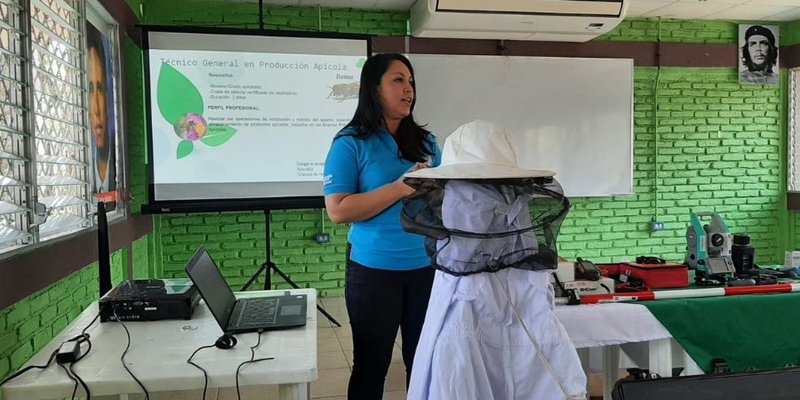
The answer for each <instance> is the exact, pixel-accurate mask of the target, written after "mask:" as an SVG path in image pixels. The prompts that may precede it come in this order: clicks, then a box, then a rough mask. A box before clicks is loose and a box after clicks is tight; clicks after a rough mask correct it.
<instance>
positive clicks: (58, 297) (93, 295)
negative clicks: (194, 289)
mask: <svg viewBox="0 0 800 400" xmlns="http://www.w3.org/2000/svg"><path fill="white" fill-rule="evenodd" d="M125 260H127V252H126V251H125V250H120V251H117V252H114V254H112V256H111V280H112V283H114V284H116V283H119V282H120V281H121V280H122V277H123V276H124V273H125V270H126V268H127V267H126V264H127V263H126V262H125ZM97 291H98V283H97V263H96V262H95V263H92V264H89V265H88V266H86V267H85V268H83V269H81V270H79V271H77V272H74V273H73V274H71V275H69V276H67V277H66V278H64V279H62V280H60V281H59V282H58V283H56V284H54V285H51V286H50V287H48V288H46V289H43V290H40V291H38V292H36V293H34V294H32V295H30V296H28V297H26V298H25V299H23V300H21V301H19V302H17V303H15V304H14V305H12V306H10V307H7V308H5V309H3V310H0V380H2V379H3V378H4V377H6V376H8V375H9V374H11V373H12V372H14V371H16V370H18V369H19V368H20V367H21V366H22V365H23V364H24V363H25V362H26V361H27V360H28V359H29V358H30V357H31V356H33V355H34V354H35V353H36V352H37V351H39V350H40V349H41V348H42V347H44V345H46V344H47V343H48V342H50V340H51V339H52V338H53V337H54V336H55V335H56V334H58V332H60V331H61V330H62V329H64V327H66V326H67V325H68V324H69V323H70V322H71V321H72V320H73V319H75V317H76V316H78V314H80V313H81V311H83V310H84V309H85V308H86V306H88V305H89V304H90V303H91V302H92V301H95V300H97V298H98V296H97ZM0 399H2V394H1V393H0Z"/></svg>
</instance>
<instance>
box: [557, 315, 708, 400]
mask: <svg viewBox="0 0 800 400" xmlns="http://www.w3.org/2000/svg"><path fill="white" fill-rule="evenodd" d="M556 316H557V317H558V319H559V320H560V321H561V323H562V324H563V325H564V328H565V330H566V331H567V334H568V335H569V337H570V338H571V339H572V342H573V343H574V344H575V347H576V348H577V349H578V355H579V356H580V357H581V362H582V363H583V366H584V370H586V371H587V372H588V371H589V370H590V364H591V361H593V360H592V359H591V358H592V356H591V355H590V354H591V352H590V350H595V349H599V350H600V352H601V354H602V371H603V399H605V400H610V399H611V390H612V389H613V388H614V383H615V382H616V381H617V379H618V373H619V369H620V349H623V351H625V353H626V355H627V356H628V357H629V358H631V361H632V362H633V363H634V364H635V365H638V366H641V367H647V368H648V369H649V370H650V372H651V373H656V374H659V375H661V376H662V377H669V376H672V368H673V367H674V366H683V367H684V370H683V372H682V373H681V375H699V374H702V373H703V371H702V370H701V369H700V368H699V367H698V366H697V364H696V363H695V362H694V360H692V359H691V357H689V355H688V354H686V352H685V351H683V348H682V347H681V346H680V345H679V344H678V343H677V342H676V341H675V339H673V338H672V335H671V334H670V333H669V331H668V330H667V329H666V328H664V325H662V324H661V323H660V322H658V319H656V317H654V316H653V314H651V313H650V311H649V310H648V309H647V307H645V306H643V305H641V304H632V303H606V304H583V305H577V306H567V305H559V306H557V307H556Z"/></svg>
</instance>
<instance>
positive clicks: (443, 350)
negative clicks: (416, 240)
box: [407, 180, 586, 400]
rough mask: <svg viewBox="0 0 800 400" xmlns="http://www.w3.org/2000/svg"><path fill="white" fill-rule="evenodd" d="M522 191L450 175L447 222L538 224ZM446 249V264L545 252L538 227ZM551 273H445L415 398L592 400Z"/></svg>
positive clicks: (412, 389)
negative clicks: (560, 312)
mask: <svg viewBox="0 0 800 400" xmlns="http://www.w3.org/2000/svg"><path fill="white" fill-rule="evenodd" d="M514 196H515V195H513V190H501V191H498V190H495V189H491V188H489V187H488V186H485V185H481V184H476V183H474V182H466V181H459V180H451V181H448V182H447V184H446V186H445V189H444V197H443V199H442V222H443V225H444V226H445V227H446V228H450V229H460V230H463V231H468V232H498V231H500V232H503V231H504V232H508V231H512V230H517V229H522V228H526V227H530V226H531V219H530V215H529V214H528V213H529V209H528V201H529V200H530V197H528V196H520V197H514ZM448 240H449V242H448ZM438 247H439V250H440V251H439V253H438V254H437V262H438V263H439V264H441V265H443V266H445V267H447V268H449V269H451V270H456V271H461V270H463V269H464V268H469V265H470V260H474V259H478V258H483V259H498V258H500V256H502V255H504V254H509V253H513V252H515V251H516V252H517V253H514V254H513V255H512V256H511V257H506V258H505V259H504V262H505V263H506V264H513V262H514V261H515V260H519V259H520V258H521V257H523V256H525V255H529V254H531V253H533V252H535V251H537V250H536V249H537V243H536V239H535V236H534V235H533V232H532V231H528V232H527V233H525V234H520V235H514V236H506V237H499V238H489V239H486V238H482V239H476V238H465V237H458V236H451V237H450V238H449V239H445V240H440V241H439V242H438ZM523 249H526V250H524V251H520V250H523ZM460 268H461V269H460ZM550 272H551V271H549V270H545V271H529V270H521V269H517V268H505V269H502V270H500V271H498V272H494V273H491V272H482V273H478V274H473V275H468V276H461V277H459V276H455V275H451V274H448V273H445V272H442V271H440V270H439V271H436V277H435V279H434V283H433V290H432V292H431V299H430V302H429V303H428V312H427V315H426V318H425V325H424V326H423V328H422V335H421V337H420V341H419V344H418V346H417V350H416V356H415V357H414V364H413V365H414V367H413V369H412V374H411V382H410V386H409V389H408V397H407V398H408V400H434V399H442V400H453V399H458V400H473V399H474V400H523V399H524V400H561V399H570V400H571V399H585V398H586V376H585V374H584V372H583V369H582V368H581V364H580V360H579V359H578V354H577V352H576V351H575V347H574V346H573V344H572V342H571V340H570V339H569V337H568V336H567V333H566V331H565V330H564V327H563V326H562V325H561V323H560V322H559V321H558V319H556V316H555V313H554V303H553V290H552V287H551V286H550V278H549V276H550ZM515 309H516V311H515ZM520 319H521V320H522V322H521V321H520ZM534 339H535V342H536V343H538V346H539V348H540V349H541V353H539V352H537V346H536V345H535V344H534ZM545 360H546V363H547V364H549V367H548V366H546V365H545Z"/></svg>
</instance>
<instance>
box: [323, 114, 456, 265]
mask: <svg viewBox="0 0 800 400" xmlns="http://www.w3.org/2000/svg"><path fill="white" fill-rule="evenodd" d="M355 133H356V131H355V130H354V129H353V128H347V129H344V130H342V131H341V132H339V133H338V134H337V138H336V139H334V140H333V143H332V144H331V149H330V151H329V152H328V158H327V159H326V160H325V169H324V174H323V175H324V178H323V185H324V189H323V192H324V193H325V195H326V196H327V195H331V194H341V193H346V194H350V193H364V192H370V191H373V190H375V189H377V188H379V187H381V186H384V185H386V184H388V183H392V182H394V181H396V180H397V179H399V178H400V177H401V176H402V175H403V174H404V173H406V171H408V170H409V169H410V168H411V167H412V166H413V165H414V163H413V162H411V161H408V160H406V159H404V158H402V157H401V156H400V151H399V149H398V147H397V143H395V141H394V138H393V137H392V135H391V134H390V133H389V131H387V130H385V129H384V130H382V131H381V132H380V133H378V134H375V135H371V136H369V137H368V138H366V139H359V138H356V137H353V136H351V135H353V134H355ZM431 139H433V140H434V142H432V143H431V146H433V149H432V150H433V152H434V156H433V159H432V162H431V166H432V167H434V166H438V165H439V163H440V162H441V159H442V154H441V150H439V146H438V145H436V143H435V138H434V137H433V135H431ZM401 208H402V202H400V201H398V202H397V203H395V204H393V205H391V206H390V207H389V208H387V209H385V210H383V211H382V212H381V213H380V214H378V215H376V216H374V217H372V218H370V219H368V220H366V221H360V222H354V223H353V224H352V226H351V228H350V234H349V236H348V240H349V241H350V243H352V245H353V247H352V251H351V253H350V258H351V259H352V260H353V261H355V262H357V263H359V264H361V265H364V266H367V267H372V268H379V269H388V270H396V271H404V270H412V269H418V268H422V267H426V266H428V265H430V263H431V259H430V257H429V256H428V255H427V254H425V247H424V246H425V243H424V240H425V239H424V237H423V236H421V235H417V234H412V233H408V232H406V231H404V230H403V228H402V227H401V226H400V209H401Z"/></svg>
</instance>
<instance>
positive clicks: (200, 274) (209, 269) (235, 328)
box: [186, 246, 307, 333]
mask: <svg viewBox="0 0 800 400" xmlns="http://www.w3.org/2000/svg"><path fill="white" fill-rule="evenodd" d="M186 273H187V274H189V278H191V279H192V282H194V285H195V286H196V287H197V290H198V291H199V292H200V296H202V297H203V300H205V302H206V305H208V309H209V310H211V314H213V315H214V318H215V319H216V320H217V323H219V327H220V328H222V331H223V332H225V333H240V332H255V331H259V330H276V329H286V328H293V327H297V326H303V325H305V324H306V301H307V296H306V295H305V294H290V293H289V292H288V291H287V292H285V293H284V294H283V295H279V296H263V297H247V298H241V299H236V297H235V296H234V295H233V292H232V291H231V289H230V287H228V284H227V283H226V282H225V279H224V278H223V277H222V274H221V273H220V272H219V267H217V264H216V263H215V262H214V260H213V259H212V258H211V255H210V254H208V251H207V250H206V248H205V246H201V247H200V248H199V249H198V250H197V252H196V253H195V254H194V256H193V257H192V259H191V260H189V263H188V264H186Z"/></svg>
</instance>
